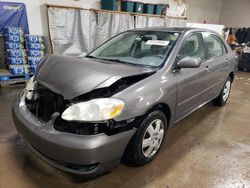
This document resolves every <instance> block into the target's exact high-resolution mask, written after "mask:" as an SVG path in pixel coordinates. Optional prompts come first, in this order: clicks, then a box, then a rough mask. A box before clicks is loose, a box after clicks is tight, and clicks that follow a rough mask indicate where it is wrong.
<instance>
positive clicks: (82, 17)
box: [48, 7, 96, 57]
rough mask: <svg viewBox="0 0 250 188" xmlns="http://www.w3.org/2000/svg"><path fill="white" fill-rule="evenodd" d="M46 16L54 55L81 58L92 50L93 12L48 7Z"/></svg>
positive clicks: (93, 32)
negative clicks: (47, 16)
mask: <svg viewBox="0 0 250 188" xmlns="http://www.w3.org/2000/svg"><path fill="white" fill-rule="evenodd" d="M48 15H49V29H50V35H51V42H52V48H53V52H54V53H55V54H62V55H70V56H77V57H82V56H85V55H86V53H87V52H89V51H90V50H91V49H93V48H94V39H95V28H96V16H95V13H94V12H93V11H90V10H79V9H66V8H54V7H50V8H49V10H48Z"/></svg>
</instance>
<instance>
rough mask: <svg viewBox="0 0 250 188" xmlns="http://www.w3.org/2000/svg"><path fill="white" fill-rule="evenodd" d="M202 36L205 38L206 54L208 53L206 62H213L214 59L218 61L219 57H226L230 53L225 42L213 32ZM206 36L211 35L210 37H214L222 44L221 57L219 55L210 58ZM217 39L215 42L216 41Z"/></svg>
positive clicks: (204, 33) (203, 33)
mask: <svg viewBox="0 0 250 188" xmlns="http://www.w3.org/2000/svg"><path fill="white" fill-rule="evenodd" d="M201 34H202V38H203V43H204V46H205V52H206V60H207V61H208V60H213V59H216V58H219V57H223V56H224V55H226V54H227V53H228V50H227V48H226V46H225V44H224V42H223V40H222V39H221V38H220V37H219V36H217V35H216V34H214V33H211V32H201ZM206 34H209V36H213V37H215V38H216V39H218V40H217V41H218V42H219V43H220V45H221V48H222V54H221V55H217V56H213V57H210V58H209V57H208V48H207V44H206V36H205V35H206ZM216 39H215V40H216Z"/></svg>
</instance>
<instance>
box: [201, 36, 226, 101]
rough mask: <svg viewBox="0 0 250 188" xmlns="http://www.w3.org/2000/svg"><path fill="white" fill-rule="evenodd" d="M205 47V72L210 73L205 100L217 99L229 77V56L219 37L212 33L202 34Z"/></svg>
mask: <svg viewBox="0 0 250 188" xmlns="http://www.w3.org/2000/svg"><path fill="white" fill-rule="evenodd" d="M202 35H203V38H204V42H205V46H206V59H207V69H208V70H207V71H208V72H210V74H209V77H208V79H209V80H210V84H209V85H207V96H206V98H207V100H209V99H213V98H215V97H217V96H218V95H219V93H220V91H221V89H222V87H223V85H224V83H225V81H226V79H227V77H228V76H229V72H228V69H229V66H228V64H229V56H228V53H227V50H226V47H225V45H224V42H223V41H222V39H221V38H220V37H218V36H217V35H215V34H213V33H209V32H203V33H202Z"/></svg>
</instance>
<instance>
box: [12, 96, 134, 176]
mask: <svg viewBox="0 0 250 188" xmlns="http://www.w3.org/2000/svg"><path fill="white" fill-rule="evenodd" d="M19 103H20V99H18V100H16V102H15V103H14V104H13V108H12V116H13V120H14V123H15V126H16V128H17V130H18V132H19V133H20V135H21V136H22V137H23V138H24V140H25V141H26V142H27V143H28V145H29V147H30V148H31V150H32V151H33V153H34V154H35V155H37V156H38V157H39V158H41V159H42V160H44V161H45V162H47V163H49V164H50V165H52V166H54V167H56V168H58V169H61V170H63V171H67V172H70V173H74V174H81V175H86V176H95V175H98V174H101V173H103V172H106V171H108V170H110V169H112V168H114V167H116V166H117V165H118V164H119V162H120V159H121V157H122V155H123V152H124V150H125V149H126V146H127V144H128V142H129V140H130V139H131V137H132V136H133V134H134V133H135V131H136V130H130V131H126V132H122V133H119V134H115V135H112V136H108V135H106V134H104V133H103V134H98V135H74V134H70V133H63V132H59V131H56V130H55V129H54V128H53V122H52V121H49V122H48V123H47V124H44V123H42V122H40V121H39V120H38V119H36V117H34V116H33V115H32V114H31V113H30V112H29V111H28V110H27V109H26V108H25V106H23V107H19Z"/></svg>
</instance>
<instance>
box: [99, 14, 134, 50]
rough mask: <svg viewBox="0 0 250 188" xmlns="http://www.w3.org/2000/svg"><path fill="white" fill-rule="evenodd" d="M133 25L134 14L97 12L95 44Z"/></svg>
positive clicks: (132, 27)
mask: <svg viewBox="0 0 250 188" xmlns="http://www.w3.org/2000/svg"><path fill="white" fill-rule="evenodd" d="M134 25H135V23H134V16H131V15H129V14H111V13H106V12H103V13H100V12H99V13H97V26H96V36H95V44H96V46H99V45H100V44H102V43H103V42H104V41H106V40H108V39H109V38H111V37H113V36H115V35H117V34H118V33H121V32H123V31H127V30H130V29H134Z"/></svg>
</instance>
